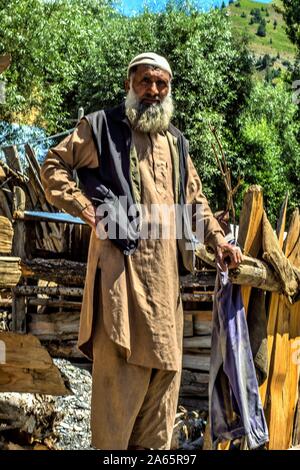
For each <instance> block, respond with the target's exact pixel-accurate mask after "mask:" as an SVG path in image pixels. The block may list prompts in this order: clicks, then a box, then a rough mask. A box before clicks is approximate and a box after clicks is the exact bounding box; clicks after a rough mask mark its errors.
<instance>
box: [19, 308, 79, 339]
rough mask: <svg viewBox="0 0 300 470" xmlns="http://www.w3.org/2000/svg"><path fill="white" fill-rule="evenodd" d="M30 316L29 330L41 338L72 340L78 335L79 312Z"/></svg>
mask: <svg viewBox="0 0 300 470" xmlns="http://www.w3.org/2000/svg"><path fill="white" fill-rule="evenodd" d="M29 317H30V320H29V323H28V331H29V333H32V334H33V335H35V336H37V337H38V338H39V339H44V340H58V339H59V340H71V339H76V338H77V336H78V330H79V319H80V314H79V313H78V312H76V313H74V312H57V313H50V314H42V315H39V314H30V315H29Z"/></svg>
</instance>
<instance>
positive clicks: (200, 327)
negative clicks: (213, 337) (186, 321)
mask: <svg viewBox="0 0 300 470" xmlns="http://www.w3.org/2000/svg"><path fill="white" fill-rule="evenodd" d="M193 320H194V333H195V335H199V336H203V335H204V336H205V335H210V334H211V332H212V312H211V311H206V310H203V311H201V310H197V311H194V312H193Z"/></svg>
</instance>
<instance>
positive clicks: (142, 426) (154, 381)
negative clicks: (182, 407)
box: [129, 369, 181, 449]
mask: <svg viewBox="0 0 300 470" xmlns="http://www.w3.org/2000/svg"><path fill="white" fill-rule="evenodd" d="M180 376H181V373H180V372H172V371H164V370H157V369H152V374H151V379H150V383H149V387H148V390H147V393H146V396H145V399H144V401H143V404H142V406H141V409H140V411H139V414H138V416H137V418H136V421H135V423H134V427H133V430H132V434H131V437H130V441H129V445H130V446H141V447H145V448H148V449H149V448H151V449H169V448H170V444H171V439H172V434H173V427H174V421H175V417H176V410H177V402H178V395H179V387H180Z"/></svg>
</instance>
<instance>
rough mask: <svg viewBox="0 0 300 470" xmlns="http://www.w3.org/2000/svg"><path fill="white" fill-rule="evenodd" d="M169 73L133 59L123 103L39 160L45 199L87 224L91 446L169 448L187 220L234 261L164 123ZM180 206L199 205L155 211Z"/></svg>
mask: <svg viewBox="0 0 300 470" xmlns="http://www.w3.org/2000/svg"><path fill="white" fill-rule="evenodd" d="M171 80H172V70H171V67H170V65H169V63H168V62H167V60H166V59H165V58H164V57H162V56H159V55H158V54H155V53H151V52H150V53H143V54H139V55H138V56H136V57H135V58H134V59H133V60H132V61H131V62H130V64H129V67H128V76H127V80H126V82H125V88H126V99H125V102H124V103H122V104H121V105H119V106H117V107H115V108H112V109H107V110H101V111H97V112H95V113H92V114H89V115H87V116H85V117H84V118H83V119H82V120H81V121H80V122H79V124H78V126H77V127H76V129H75V130H74V132H73V133H72V134H71V135H70V136H68V137H67V138H65V139H64V140H63V141H62V142H61V143H60V144H59V145H57V146H56V147H55V148H52V149H51V150H50V151H49V153H48V156H47V159H46V161H45V163H44V165H43V168H42V181H43V185H44V187H45V191H46V196H47V199H48V200H49V202H50V203H52V204H54V205H55V206H56V207H58V208H60V209H64V210H65V211H67V212H69V213H70V214H72V215H75V216H79V217H81V218H82V219H83V220H84V221H86V222H87V223H88V224H89V225H90V226H91V228H92V232H91V240H90V247H89V254H88V264H87V276H86V282H85V289H84V296H83V303H82V311H81V323H80V332H79V348H80V349H81V351H82V352H83V353H84V354H85V355H87V356H88V357H89V358H91V359H92V360H93V389H92V409H91V427H92V445H93V446H94V447H96V448H99V449H168V448H169V447H170V442H171V437H172V429H173V424H174V419H175V414H176V407H177V400H178V393H179V384H180V370H181V360H182V336H183V331H182V330H183V311H182V304H181V299H180V291H179V269H180V266H181V267H184V268H185V269H187V270H189V271H190V270H192V269H193V264H194V250H193V247H194V245H195V236H194V235H193V234H191V233H190V232H191V230H189V228H188V227H187V224H188V223H189V221H190V222H191V223H192V220H194V221H195V220H196V219H197V221H198V223H199V222H200V226H202V227H203V234H204V241H205V243H206V244H207V245H210V246H211V247H212V248H213V249H214V250H215V252H216V254H217V257H218V260H219V263H220V264H221V266H222V267H224V266H225V259H228V260H229V265H230V267H233V266H236V265H238V263H239V262H240V259H241V255H240V252H239V251H238V250H237V249H236V248H234V247H232V246H231V245H228V244H227V243H226V241H225V239H224V234H223V232H222V229H221V228H220V226H219V225H218V223H217V221H216V219H215V218H214V217H213V215H212V213H211V210H210V208H209V206H208V203H207V200H206V199H205V197H204V195H203V193H202V187H201V182H200V179H199V176H198V174H197V172H196V170H195V168H194V165H193V163H192V160H191V158H190V156H189V154H188V146H187V141H186V140H185V138H184V137H183V135H182V133H181V132H180V131H179V130H178V129H177V128H176V127H175V126H173V125H172V124H171V118H172V114H173V102H172V97H171ZM73 170H76V171H77V174H78V177H79V181H80V183H81V184H80V185H79V186H78V185H77V184H76V182H75V180H74V179H73V176H72V175H73ZM121 198H123V200H125V204H124V203H122V205H119V204H118V201H119V200H120V199H121ZM186 204H192V205H193V207H196V206H195V205H196V204H197V207H198V209H197V210H198V213H197V214H196V213H195V211H194V213H193V214H192V216H193V217H192V218H189V217H187V216H186V214H185V211H184V210H182V211H179V212H180V214H181V215H180V216H178V211H177V212H176V211H175V210H174V211H172V210H171V211H169V215H168V216H167V217H166V216H165V215H164V214H165V212H163V211H162V210H161V209H160V208H164V209H166V208H172V207H174V206H177V207H179V208H181V209H182V208H183V206H184V205H186ZM133 206H134V207H135V208H136V207H138V210H137V211H133V212H130V211H131V209H130V208H131V207H133ZM103 207H104V208H105V210H102V209H103ZM153 207H155V208H157V207H158V208H159V209H158V211H157V210H156V211H154V213H155V217H154V218H155V220H153V216H152V213H153V211H152V208H153ZM178 218H179V219H180V220H181V221H183V222H182V224H181V225H183V230H181V232H180V235H179V236H178V229H177V225H178V224H177V219H178ZM104 221H105V223H104ZM114 223H115V227H113V225H114ZM179 225H180V224H179ZM124 226H126V227H127V228H128V227H129V229H128V230H127V231H126V230H124ZM153 226H154V228H155V230H152V229H153ZM175 226H176V228H175ZM149 227H150V230H148V229H149ZM166 227H167V229H168V231H167V232H168V235H167V236H161V233H162V230H161V229H162V228H166ZM190 228H191V227H190ZM145 229H146V230H145ZM156 229H158V230H156ZM152 232H155V234H156V235H155V236H151V235H153V233H152ZM105 235H106V236H105ZM121 235H122V236H121Z"/></svg>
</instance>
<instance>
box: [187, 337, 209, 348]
mask: <svg viewBox="0 0 300 470" xmlns="http://www.w3.org/2000/svg"><path fill="white" fill-rule="evenodd" d="M183 347H184V349H185V350H186V349H202V348H205V349H209V348H210V347H211V336H210V335H203V336H193V337H192V338H184V339H183Z"/></svg>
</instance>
